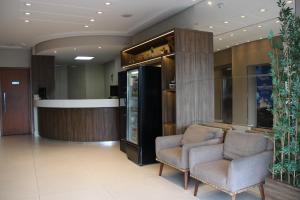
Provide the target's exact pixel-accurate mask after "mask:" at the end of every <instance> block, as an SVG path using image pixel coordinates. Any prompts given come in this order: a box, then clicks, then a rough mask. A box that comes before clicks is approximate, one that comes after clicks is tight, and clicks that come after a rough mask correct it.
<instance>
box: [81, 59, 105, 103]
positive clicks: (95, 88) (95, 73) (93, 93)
mask: <svg viewBox="0 0 300 200" xmlns="http://www.w3.org/2000/svg"><path fill="white" fill-rule="evenodd" d="M104 77H105V74H104V67H103V66H102V65H98V64H87V65H86V66H85V80H86V98H87V99H103V98H105V96H106V95H105V78H104Z"/></svg>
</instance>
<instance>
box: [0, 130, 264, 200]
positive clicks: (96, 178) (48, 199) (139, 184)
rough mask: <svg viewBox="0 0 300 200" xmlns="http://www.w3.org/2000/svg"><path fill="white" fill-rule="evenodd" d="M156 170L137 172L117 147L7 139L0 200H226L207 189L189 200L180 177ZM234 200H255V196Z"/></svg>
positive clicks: (0, 142)
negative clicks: (160, 173) (161, 173)
mask: <svg viewBox="0 0 300 200" xmlns="http://www.w3.org/2000/svg"><path fill="white" fill-rule="evenodd" d="M158 167H159V166H158V164H153V165H147V166H143V167H140V166H137V165H135V164H134V163H132V162H131V161H129V160H128V159H127V157H126V155H125V154H124V153H122V152H121V151H120V150H119V144H118V143H116V142H115V143H113V142H104V143H71V142H60V141H54V140H47V139H41V138H32V137H31V136H10V137H2V138H1V139H0V200H139V199H142V200H160V199H161V200H166V199H172V200H180V199H185V200H193V199H203V200H229V199H230V197H229V196H228V195H227V194H225V193H223V192H219V191H217V190H215V189H213V188H211V187H209V186H207V185H200V187H199V192H198V196H197V197H194V196H193V186H194V184H193V181H190V185H189V189H188V190H184V189H183V188H182V178H183V177H182V175H181V174H180V173H179V172H178V171H176V170H174V169H171V168H168V167H165V169H164V172H163V176H162V177H159V176H158V175H157V174H158ZM237 199H238V200H258V199H259V196H258V194H257V190H253V191H250V192H245V193H242V194H239V195H238V198H237Z"/></svg>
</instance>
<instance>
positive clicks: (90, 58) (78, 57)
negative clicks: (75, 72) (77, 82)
mask: <svg viewBox="0 0 300 200" xmlns="http://www.w3.org/2000/svg"><path fill="white" fill-rule="evenodd" d="M94 58H95V57H90V56H77V57H76V58H75V60H93V59H94Z"/></svg>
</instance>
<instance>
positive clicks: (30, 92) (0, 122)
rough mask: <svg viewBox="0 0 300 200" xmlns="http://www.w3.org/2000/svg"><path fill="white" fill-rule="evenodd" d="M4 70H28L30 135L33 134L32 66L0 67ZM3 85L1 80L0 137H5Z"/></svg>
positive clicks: (0, 69)
mask: <svg viewBox="0 0 300 200" xmlns="http://www.w3.org/2000/svg"><path fill="white" fill-rule="evenodd" d="M2 70H26V71H27V76H28V77H27V78H28V86H27V87H28V88H27V89H28V90H27V91H28V105H27V106H28V111H29V112H28V120H29V121H28V123H29V131H30V132H29V133H28V135H32V133H33V124H32V122H33V119H32V117H33V113H32V112H33V109H32V108H33V107H32V88H31V85H32V83H31V82H32V81H31V70H30V67H0V71H2ZM2 114H3V113H2V87H1V82H0V137H3V123H2V121H3V120H2V118H3V116H2Z"/></svg>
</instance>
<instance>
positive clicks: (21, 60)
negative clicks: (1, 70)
mask: <svg viewBox="0 0 300 200" xmlns="http://www.w3.org/2000/svg"><path fill="white" fill-rule="evenodd" d="M30 62H31V51H30V49H3V48H0V67H30Z"/></svg>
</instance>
